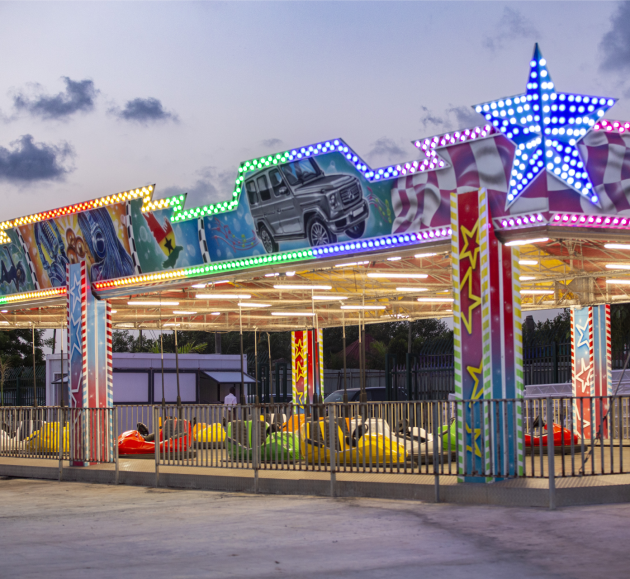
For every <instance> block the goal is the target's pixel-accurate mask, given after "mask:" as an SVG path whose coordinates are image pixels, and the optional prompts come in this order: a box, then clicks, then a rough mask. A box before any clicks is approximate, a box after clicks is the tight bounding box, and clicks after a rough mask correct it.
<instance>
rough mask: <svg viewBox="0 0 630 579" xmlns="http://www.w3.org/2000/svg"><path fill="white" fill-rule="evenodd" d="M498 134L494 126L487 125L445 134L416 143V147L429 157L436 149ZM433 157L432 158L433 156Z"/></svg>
mask: <svg viewBox="0 0 630 579" xmlns="http://www.w3.org/2000/svg"><path fill="white" fill-rule="evenodd" d="M497 133H498V131H497V129H495V128H494V127H493V126H492V125H486V126H484V127H474V128H472V129H466V130H465V131H455V132H454V133H443V134H442V135H436V136H434V137H429V138H427V139H424V140H423V141H416V142H415V143H414V145H415V146H416V147H418V149H422V150H423V151H424V152H425V153H426V154H427V156H429V155H431V153H433V155H434V154H435V153H434V150H435V149H440V148H443V147H448V146H450V145H457V144H459V143H465V142H466V141H474V140H477V139H484V138H485V137H489V136H491V135H496V134H497ZM433 155H431V156H433Z"/></svg>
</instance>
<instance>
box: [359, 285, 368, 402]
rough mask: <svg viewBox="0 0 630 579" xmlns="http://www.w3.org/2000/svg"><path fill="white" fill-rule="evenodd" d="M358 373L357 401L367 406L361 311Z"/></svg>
mask: <svg viewBox="0 0 630 579" xmlns="http://www.w3.org/2000/svg"><path fill="white" fill-rule="evenodd" d="M363 304H365V294H364V295H363ZM359 373H360V384H361V394H360V395H359V401H360V402H361V404H367V392H366V391H365V323H364V320H363V311H361V312H360V313H359Z"/></svg>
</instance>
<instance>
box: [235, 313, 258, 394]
mask: <svg viewBox="0 0 630 579" xmlns="http://www.w3.org/2000/svg"><path fill="white" fill-rule="evenodd" d="M238 322H239V331H240V335H241V404H242V403H243V393H244V392H245V370H244V369H243V308H242V307H241V306H238ZM255 402H256V404H258V391H256V400H255ZM245 403H247V399H245Z"/></svg>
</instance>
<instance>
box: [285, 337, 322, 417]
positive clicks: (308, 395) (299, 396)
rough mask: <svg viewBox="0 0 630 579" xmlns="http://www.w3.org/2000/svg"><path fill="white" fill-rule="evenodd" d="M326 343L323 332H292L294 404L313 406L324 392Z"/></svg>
mask: <svg viewBox="0 0 630 579" xmlns="http://www.w3.org/2000/svg"><path fill="white" fill-rule="evenodd" d="M323 346H324V341H323V337H322V332H321V330H300V331H297V332H291V384H292V388H293V402H294V403H295V404H299V405H300V406H303V405H304V404H311V403H312V402H313V396H314V395H315V394H318V395H319V394H320V393H321V394H323V392H324V348H323Z"/></svg>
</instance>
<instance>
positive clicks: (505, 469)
mask: <svg viewBox="0 0 630 579" xmlns="http://www.w3.org/2000/svg"><path fill="white" fill-rule="evenodd" d="M451 228H452V230H453V242H452V261H453V268H452V271H453V285H454V287H455V288H456V291H455V294H454V298H455V302H454V305H453V318H454V337H455V339H454V341H455V393H456V396H457V397H458V398H461V399H463V400H470V401H471V403H470V404H467V405H464V406H463V407H462V411H461V412H460V413H458V431H459V435H460V437H461V440H463V452H462V453H461V454H460V457H461V460H460V465H459V468H460V475H462V474H463V473H464V472H465V473H466V476H465V477H463V480H466V481H471V482H481V481H486V482H491V481H493V480H496V479H497V478H502V477H506V476H514V475H516V474H517V473H519V472H522V468H523V460H524V457H523V444H522V422H521V416H520V411H521V410H522V403H521V402H520V399H522V396H523V369H522V359H523V358H522V356H523V354H522V328H521V306H520V283H519V268H518V251H516V250H514V249H512V248H510V247H506V246H504V245H502V244H501V243H500V242H499V241H498V240H497V238H496V236H495V234H494V228H493V226H492V220H491V219H490V214H489V206H488V198H487V193H486V191H485V190H484V189H481V190H479V191H472V192H468V193H461V194H452V195H451ZM482 399H483V400H485V401H486V402H485V404H484V405H483V406H482V405H481V404H475V403H474V401H475V400H482ZM497 399H510V400H512V402H508V403H505V404H504V403H495V402H491V401H492V400H497ZM515 399H516V401H513V400H515ZM515 421H516V422H515ZM519 433H520V434H519ZM482 434H483V437H482V436H481V435H482ZM481 439H482V440H483V441H484V442H485V443H482V441H481ZM481 448H484V449H485V452H484V454H483V456H482V453H481ZM484 471H485V474H486V476H485V477H484V476H481V473H482V472H484ZM460 480H461V476H460Z"/></svg>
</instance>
